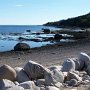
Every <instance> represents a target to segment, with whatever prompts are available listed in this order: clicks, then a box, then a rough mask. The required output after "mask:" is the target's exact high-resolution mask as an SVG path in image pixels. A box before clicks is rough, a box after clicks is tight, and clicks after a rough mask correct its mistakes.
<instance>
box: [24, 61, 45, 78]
mask: <svg viewBox="0 0 90 90" xmlns="http://www.w3.org/2000/svg"><path fill="white" fill-rule="evenodd" d="M24 71H25V72H26V73H27V75H28V76H29V78H30V79H36V78H38V79H41V78H44V75H45V72H46V68H45V67H43V66H42V65H40V64H38V63H36V62H34V61H29V62H28V63H27V64H26V65H25V66H24Z"/></svg>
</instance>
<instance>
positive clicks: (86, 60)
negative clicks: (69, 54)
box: [78, 52, 90, 70]
mask: <svg viewBox="0 0 90 90" xmlns="http://www.w3.org/2000/svg"><path fill="white" fill-rule="evenodd" d="M78 59H79V62H80V69H81V70H83V69H86V68H87V67H88V66H89V65H90V56H88V55H87V54H86V53H83V52H81V53H80V55H79V57H78Z"/></svg>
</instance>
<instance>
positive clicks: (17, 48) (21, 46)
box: [14, 43, 30, 51]
mask: <svg viewBox="0 0 90 90" xmlns="http://www.w3.org/2000/svg"><path fill="white" fill-rule="evenodd" d="M14 50H15V51H25V50H30V46H29V45H28V44H26V43H18V44H16V45H15V47H14Z"/></svg>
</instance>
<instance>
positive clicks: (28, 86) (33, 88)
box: [18, 81, 39, 90]
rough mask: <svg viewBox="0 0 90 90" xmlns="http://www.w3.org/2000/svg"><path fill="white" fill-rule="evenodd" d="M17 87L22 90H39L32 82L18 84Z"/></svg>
mask: <svg viewBox="0 0 90 90" xmlns="http://www.w3.org/2000/svg"><path fill="white" fill-rule="evenodd" d="M18 86H21V87H23V88H24V89H30V90H39V88H38V87H37V86H36V85H35V84H34V82H33V81H26V82H23V83H20V84H19V85H18Z"/></svg>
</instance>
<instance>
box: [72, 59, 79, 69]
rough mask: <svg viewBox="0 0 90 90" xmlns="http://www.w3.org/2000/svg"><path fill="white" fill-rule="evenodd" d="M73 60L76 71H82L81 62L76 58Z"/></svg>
mask: <svg viewBox="0 0 90 90" xmlns="http://www.w3.org/2000/svg"><path fill="white" fill-rule="evenodd" d="M72 60H73V61H74V63H75V70H80V62H79V60H78V59H76V58H73V59H72Z"/></svg>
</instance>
